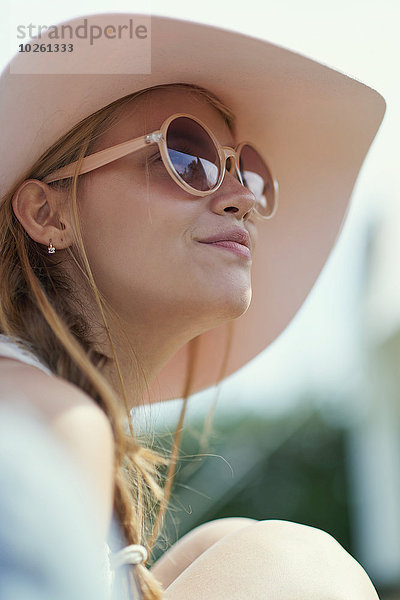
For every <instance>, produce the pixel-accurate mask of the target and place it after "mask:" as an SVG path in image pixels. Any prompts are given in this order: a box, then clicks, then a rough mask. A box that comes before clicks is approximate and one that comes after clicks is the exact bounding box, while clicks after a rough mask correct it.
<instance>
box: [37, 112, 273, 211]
mask: <svg viewBox="0 0 400 600" xmlns="http://www.w3.org/2000/svg"><path fill="white" fill-rule="evenodd" d="M178 117H187V118H189V119H192V120H193V121H195V122H196V123H198V124H199V125H201V127H203V128H204V130H205V131H206V132H207V134H208V135H209V136H210V138H211V139H212V141H213V143H214V144H215V147H216V149H217V152H218V157H219V160H220V164H221V166H222V168H221V169H220V173H219V177H218V180H217V183H216V184H215V186H214V187H213V188H212V189H210V190H205V191H204V190H196V189H195V188H192V187H191V186H190V185H188V184H187V183H186V182H185V181H184V180H183V179H182V178H181V177H180V176H179V174H178V173H177V171H176V170H175V168H174V166H173V164H172V162H171V159H170V156H169V153H168V149H167V143H166V134H167V129H168V126H169V124H170V123H171V121H173V120H174V119H176V118H178ZM149 144H158V147H159V150H160V154H161V158H162V161H163V163H164V166H165V168H166V169H167V171H168V173H169V175H170V176H171V177H172V179H173V180H174V181H175V183H177V185H179V186H180V187H181V188H182V189H184V190H185V191H187V192H189V193H190V194H192V195H194V196H200V197H203V196H207V195H209V194H212V193H214V192H216V191H217V190H218V188H219V187H220V185H221V184H222V181H223V179H224V176H225V173H226V170H227V169H226V161H227V159H228V158H231V159H233V160H231V161H230V167H229V169H228V172H229V173H232V172H233V170H234V169H235V171H236V174H237V176H238V178H239V181H240V183H241V184H242V185H244V183H243V179H242V176H241V173H240V170H239V167H238V165H239V157H240V152H241V150H242V148H243V147H244V146H250V147H251V148H253V150H255V151H256V152H257V154H258V155H259V156H260V157H262V155H261V153H260V151H259V150H257V148H256V147H255V146H254V144H251V143H250V142H241V143H240V144H238V146H237V147H236V149H235V148H230V147H229V146H221V144H220V143H219V142H218V140H217V138H216V137H215V135H214V134H213V132H212V131H211V130H210V129H209V128H208V127H207V125H205V124H204V123H203V122H202V121H200V119H198V118H197V117H193V116H192V115H189V114H186V113H176V114H173V115H171V116H170V117H168V118H167V119H165V121H164V122H163V124H162V125H161V127H160V129H157V130H156V131H153V132H152V133H149V134H146V135H141V136H139V137H137V138H135V139H133V140H128V141H126V142H122V143H121V144H117V145H116V146H111V147H110V148H106V149H104V150H100V151H99V152H94V153H93V154H89V155H88V156H85V157H84V158H83V160H82V163H81V168H80V170H79V175H83V174H84V173H88V172H90V171H93V170H94V169H98V168H99V167H102V166H104V165H106V164H108V163H110V162H113V161H114V160H118V159H119V158H122V157H124V156H126V155H128V154H131V153H132V152H136V151H138V150H142V149H143V148H145V147H146V146H148V145H149ZM262 160H263V163H264V165H265V167H266V169H267V171H268V175H269V177H270V181H271V182H272V188H273V196H274V206H273V209H272V211H271V213H270V214H268V215H263V214H261V213H260V212H259V211H258V210H257V208H255V212H256V214H257V217H259V218H261V219H262V220H268V219H271V218H272V217H273V216H274V215H275V213H276V211H277V208H278V193H279V185H278V182H277V180H276V179H275V177H274V176H273V174H272V173H271V170H270V169H269V167H268V165H267V163H266V161H265V160H264V159H262ZM77 164H78V161H75V162H73V163H70V164H69V165H66V166H65V167H61V168H60V169H57V170H56V171H53V173H50V174H49V175H47V176H46V177H44V178H43V182H44V183H52V182H54V181H59V180H60V179H67V178H69V177H73V176H74V172H75V168H76V165H77Z"/></svg>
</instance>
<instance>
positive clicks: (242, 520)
mask: <svg viewBox="0 0 400 600" xmlns="http://www.w3.org/2000/svg"><path fill="white" fill-rule="evenodd" d="M256 523H259V521H257V520H256V519H250V518H247V517H225V518H222V519H214V520H213V521H208V522H207V523H202V524H201V525H199V526H198V527H195V528H194V529H192V531H190V532H189V533H188V534H186V536H185V537H189V536H190V537H193V538H196V541H197V543H200V545H201V546H202V548H203V550H205V549H207V548H209V547H210V546H211V545H212V544H215V542H217V541H219V540H220V539H222V538H224V537H225V536H227V535H229V534H231V533H235V532H237V531H239V530H240V529H243V528H244V527H246V526H249V525H254V524H256Z"/></svg>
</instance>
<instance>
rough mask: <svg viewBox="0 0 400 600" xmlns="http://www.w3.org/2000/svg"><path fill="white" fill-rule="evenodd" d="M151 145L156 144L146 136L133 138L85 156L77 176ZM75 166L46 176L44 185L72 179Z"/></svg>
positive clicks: (76, 162)
mask: <svg viewBox="0 0 400 600" xmlns="http://www.w3.org/2000/svg"><path fill="white" fill-rule="evenodd" d="M155 133H157V132H155ZM150 135H153V134H150ZM151 143H156V142H155V141H151V140H150V141H149V136H148V135H142V136H140V137H138V138H135V139H134V140H128V141H127V142H122V144H118V145H116V146H112V147H111V148H106V149H105V150H100V151H99V152H95V153H94V154H90V155H89V156H85V158H84V159H83V161H82V163H81V168H80V169H79V174H80V175H83V173H88V172H89V171H93V170H94V169H98V168H99V167H102V166H104V165H107V164H108V163H110V162H113V161H114V160H117V159H118V158H122V157H123V156H126V155H127V154H131V153H132V152H136V151H137V150H141V149H142V148H144V147H145V146H147V145H148V144H151ZM77 164H78V161H75V162H73V163H71V164H69V165H67V166H65V167H61V169H57V170H56V171H54V172H53V173H51V174H50V175H47V177H45V178H44V179H43V181H44V183H51V182H52V181H58V180H60V179H67V178H68V177H73V175H74V172H75V168H76V165H77Z"/></svg>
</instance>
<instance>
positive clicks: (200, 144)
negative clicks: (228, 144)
mask: <svg viewBox="0 0 400 600" xmlns="http://www.w3.org/2000/svg"><path fill="white" fill-rule="evenodd" d="M166 141H167V149H168V154H169V158H170V160H171V163H172V165H173V167H174V169H175V171H176V173H177V175H178V176H179V177H180V178H181V179H183V181H184V182H185V183H186V184H187V185H189V186H190V187H192V188H193V189H195V190H198V191H208V190H212V189H213V188H214V187H215V186H216V184H217V181H218V176H219V173H220V167H221V165H220V160H219V155H218V152H217V148H216V147H215V144H214V142H213V141H212V139H211V138H210V136H209V135H208V133H207V132H206V131H205V129H204V128H203V127H202V126H201V125H200V124H199V123H197V122H196V121H194V120H193V119H190V118H188V117H177V118H176V119H174V120H173V121H171V123H170V124H169V126H168V130H167V135H166Z"/></svg>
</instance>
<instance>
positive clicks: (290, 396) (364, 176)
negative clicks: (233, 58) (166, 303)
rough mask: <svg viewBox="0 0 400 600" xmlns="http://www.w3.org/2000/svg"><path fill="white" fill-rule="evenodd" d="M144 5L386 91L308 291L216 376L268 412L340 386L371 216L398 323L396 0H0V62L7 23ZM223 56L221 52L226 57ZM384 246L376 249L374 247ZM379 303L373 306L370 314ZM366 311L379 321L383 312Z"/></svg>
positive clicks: (0, 62)
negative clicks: (230, 368) (272, 332)
mask: <svg viewBox="0 0 400 600" xmlns="http://www.w3.org/2000/svg"><path fill="white" fill-rule="evenodd" d="M146 7H147V9H148V10H150V11H152V12H153V13H155V14H167V15H170V16H176V17H181V18H188V19H191V20H193V21H199V22H204V23H210V24H213V25H218V26H220V27H223V28H226V29H232V30H237V31H240V32H242V33H246V34H248V35H253V36H255V37H260V38H264V39H266V40H268V41H271V42H274V43H277V44H279V45H281V46H285V47H287V48H290V49H292V50H295V51H298V52H300V53H302V54H304V55H306V56H309V57H311V58H314V59H316V60H318V61H319V62H322V63H324V64H327V65H328V66H331V67H334V68H337V69H338V70H340V71H342V72H344V73H346V74H348V75H351V76H354V77H356V78H357V79H359V80H361V81H362V82H364V83H366V84H367V85H369V86H371V87H372V88H375V89H377V90H378V91H379V92H380V93H381V94H382V95H383V96H384V98H385V99H386V102H387V112H386V115H385V119H384V122H383V124H382V126H381V129H380V131H379V132H378V135H377V137H376V139H375V141H374V143H373V145H372V147H371V149H370V152H369V154H368V156H367V158H366V160H365V162H364V165H363V168H362V170H361V173H360V176H359V178H358V181H357V183H356V187H355V190H354V192H353V197H352V205H351V209H350V212H349V214H348V219H347V222H346V224H345V226H344V228H343V230H342V234H341V236H340V238H339V240H338V243H337V244H336V247H335V248H334V250H333V252H332V254H331V256H330V258H329V260H328V263H327V264H326V266H325V268H324V270H323V272H322V274H321V275H320V277H319V279H318V281H317V283H316V285H315V286H314V288H313V290H312V292H311V293H310V295H309V297H308V299H307V300H306V302H305V304H304V305H303V307H302V309H301V310H300V311H299V313H298V314H297V316H296V317H295V319H294V320H293V321H292V323H291V324H290V325H289V327H288V328H287V329H286V330H285V332H283V334H281V336H280V337H279V338H278V339H277V340H276V341H275V342H274V343H273V344H272V345H271V346H270V347H269V348H268V349H266V350H265V351H264V352H263V353H262V354H261V355H259V356H258V357H257V358H256V359H254V360H253V361H251V363H249V365H247V366H246V367H244V368H243V369H241V370H240V371H239V372H238V373H236V374H235V375H233V376H231V377H230V378H228V380H227V381H226V382H225V383H224V384H223V386H222V390H221V396H220V400H219V404H220V409H221V410H223V407H224V406H225V407H230V406H231V405H232V403H233V404H234V405H235V406H237V408H238V409H240V407H242V409H243V407H244V406H246V409H248V406H249V404H248V403H249V397H250V398H251V403H252V406H253V408H254V410H260V411H262V410H267V411H271V412H274V411H275V412H276V411H279V410H285V409H286V408H287V407H290V405H291V403H292V402H293V401H294V399H295V398H296V397H297V393H298V390H299V389H301V388H307V387H308V388H310V387H311V388H315V389H321V390H322V389H330V388H332V389H335V388H336V389H339V388H340V387H341V386H344V387H346V385H351V381H352V377H354V373H355V372H356V371H355V368H354V367H355V365H357V364H358V361H359V358H360V357H359V352H360V348H359V345H358V341H357V340H358V337H357V336H358V333H359V328H360V327H366V326H367V325H366V324H363V323H360V319H359V313H360V303H361V298H360V296H359V283H360V281H361V277H362V264H363V250H364V247H365V232H366V230H367V228H368V226H369V225H373V223H374V222H375V221H376V220H379V221H380V222H382V223H383V227H384V228H386V229H385V231H387V235H386V236H384V239H385V243H384V244H383V245H382V244H381V252H380V254H379V257H378V258H379V260H378V263H377V264H376V266H375V275H374V277H375V278H376V282H377V285H376V289H375V291H374V303H375V304H374V305H373V306H375V307H377V308H376V310H377V312H376V314H377V315H379V314H382V315H386V317H387V318H386V327H387V330H388V331H389V330H391V329H393V327H395V326H396V325H397V323H400V288H399V284H398V282H397V279H398V278H397V264H398V260H399V259H400V243H399V238H400V236H399V235H398V233H399V232H400V208H399V207H400V203H399V192H398V190H399V183H400V182H399V174H398V173H399V154H400V153H399V149H398V135H399V133H400V81H399V77H400V75H399V69H398V60H399V57H400V48H399V43H398V23H399V22H400V2H398V1H397V0H381V1H379V2H378V1H377V0H335V1H334V2H332V1H322V0H318V1H316V0H302V1H301V2H300V1H299V0H280V1H279V2H277V1H276V0H273V1H272V0H264V2H263V3H260V2H259V0H257V1H256V0H246V2H245V3H243V2H232V3H225V2H223V3H217V2H215V0H202V2H200V3H199V2H194V3H182V2H181V1H179V2H178V1H177V0H169V1H168V2H167V3H166V2H165V0H164V1H163V2H161V1H155V0H153V2H148V3H144V2H140V3H136V2H132V1H129V2H127V1H121V0H113V1H112V2H110V1H99V0H96V1H94V0H91V1H82V0H80V1H76V0H69V2H68V3H65V4H64V3H63V4H62V5H61V3H55V2H43V1H36V2H34V3H33V2H29V3H28V2H27V1H24V2H22V1H20V0H6V2H4V0H3V19H2V22H1V24H0V34H1V35H0V40H1V42H0V67H1V68H3V67H4V65H5V64H6V62H7V60H8V59H9V58H10V56H11V55H12V54H13V53H14V52H15V50H16V46H17V43H16V41H15V39H14V38H13V35H14V34H13V32H14V31H15V29H13V24H15V23H27V22H28V21H31V22H41V23H45V24H49V25H50V24H54V23H57V22H59V21H62V20H63V19H64V18H70V17H72V16H79V15H82V14H87V13H93V12H98V11H109V12H125V11H127V12H130V11H135V10H137V11H138V12H145V11H146ZM228 59H229V58H228V57H227V60H228ZM382 248H383V249H382ZM379 311H380V313H379ZM373 321H374V320H373V319H372V325H371V327H372V328H373V327H374V326H375V327H376V328H378V325H379V327H380V326H381V323H383V318H382V319H379V318H376V319H375V323H374V322H373ZM211 397H213V396H212V395H211V396H210V394H204V393H202V394H198V395H196V396H194V397H193V398H192V401H191V406H193V410H196V408H197V409H198V410H200V411H201V410H203V409H204V408H205V407H206V406H208V403H209V402H210V398H211ZM164 404H165V406H164V407H159V406H158V407H157V409H156V412H157V411H159V414H160V415H161V414H163V413H164V414H165V415H169V416H170V417H171V418H172V419H173V418H174V415H175V414H177V413H176V412H175V410H174V409H173V407H174V406H175V404H176V406H178V403H175V404H174V403H173V402H172V403H171V402H168V403H164Z"/></svg>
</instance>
